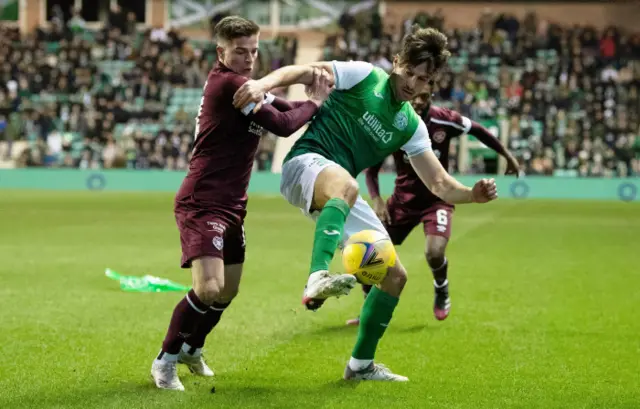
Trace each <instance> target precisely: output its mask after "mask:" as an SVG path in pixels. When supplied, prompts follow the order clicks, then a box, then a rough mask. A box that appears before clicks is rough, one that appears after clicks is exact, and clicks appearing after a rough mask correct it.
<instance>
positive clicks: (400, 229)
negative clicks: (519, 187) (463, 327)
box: [347, 90, 519, 325]
mask: <svg viewBox="0 0 640 409" xmlns="http://www.w3.org/2000/svg"><path fill="white" fill-rule="evenodd" d="M412 105H413V107H414V109H415V110H416V112H418V113H419V114H420V113H421V115H422V117H423V119H424V122H425V123H426V125H427V129H428V130H429V136H430V138H431V143H432V146H433V151H434V153H435V154H436V155H437V156H438V158H439V159H440V162H441V163H442V166H443V167H444V168H445V169H448V164H449V163H448V162H449V145H450V143H451V138H455V137H458V136H460V135H464V134H467V133H468V134H469V135H472V136H475V137H476V138H477V139H478V140H479V141H480V142H482V143H484V144H485V145H486V146H487V147H489V148H491V149H493V150H494V151H496V152H497V153H499V154H500V155H502V156H504V157H505V158H506V159H507V172H506V173H507V174H515V175H518V174H519V170H518V161H517V160H516V158H514V157H513V155H512V154H511V153H510V152H509V151H508V150H507V149H506V148H505V147H504V146H503V145H502V144H501V143H500V141H499V140H498V139H497V138H496V137H495V136H493V135H491V133H490V132H489V131H488V130H487V129H486V128H484V127H483V126H482V125H480V124H478V123H476V122H473V121H471V120H470V119H469V118H467V117H465V116H462V115H461V114H459V113H458V112H456V111H452V110H450V109H445V108H439V107H436V106H433V105H431V90H429V91H428V92H425V93H423V94H421V95H419V96H418V97H417V98H416V99H415V100H414V101H413V102H412ZM393 158H394V160H395V164H396V173H397V175H398V176H397V177H396V186H395V189H394V191H393V194H392V196H391V197H390V198H389V200H388V201H387V203H386V204H385V202H384V200H383V199H382V198H381V197H380V189H379V185H378V173H379V172H380V168H381V167H382V163H380V164H378V165H377V166H373V167H371V168H369V169H367V170H366V171H365V173H366V181H367V188H368V190H369V195H370V196H371V198H372V200H373V209H374V210H375V212H376V214H377V215H378V217H380V220H381V221H382V222H383V224H384V226H385V228H386V229H387V232H388V233H389V237H390V238H391V241H392V242H393V244H395V245H400V244H402V242H403V241H404V240H405V239H406V238H407V236H408V235H409V233H411V231H412V230H413V228H414V227H416V226H417V225H418V224H420V223H423V224H424V233H425V236H426V239H427V246H426V252H425V254H426V258H427V263H428V264H429V267H430V269H431V272H432V273H433V278H434V289H435V300H434V304H433V313H434V315H435V317H436V319H438V320H444V319H445V318H447V316H448V315H449V310H450V308H451V301H450V299H449V281H448V279H447V269H448V266H449V263H448V261H447V258H446V257H445V250H446V248H447V243H448V242H449V237H450V236H451V219H452V217H453V211H454V207H453V205H450V204H449V203H446V202H444V201H443V200H441V199H440V198H439V197H437V196H436V195H434V194H433V193H431V192H430V191H429V190H428V189H427V188H426V187H425V186H424V184H423V183H422V182H421V181H420V178H418V175H417V174H416V173H415V171H414V170H413V168H412V167H411V165H410V164H409V163H408V160H407V158H406V157H405V155H404V153H403V152H402V151H398V152H396V153H394V155H393ZM362 289H363V290H364V293H365V296H366V295H367V294H368V293H369V290H370V289H371V286H366V285H363V286H362ZM359 323H360V320H359V319H358V318H354V319H351V320H349V321H347V324H348V325H358V324H359Z"/></svg>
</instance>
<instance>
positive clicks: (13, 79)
mask: <svg viewBox="0 0 640 409" xmlns="http://www.w3.org/2000/svg"><path fill="white" fill-rule="evenodd" d="M53 14H54V17H55V18H54V19H53V20H52V22H51V23H52V24H51V25H50V27H49V28H39V29H38V30H36V32H35V33H33V34H31V35H26V36H22V35H21V34H20V32H19V30H18V29H17V28H12V27H6V26H3V25H1V24H0V143H2V144H1V145H0V146H2V147H5V149H0V161H2V160H6V159H9V158H14V159H15V164H16V165H17V166H47V167H66V168H72V167H75V168H82V169H97V168H118V167H122V168H124V167H127V168H132V169H170V170H185V169H186V168H187V166H188V161H189V155H190V153H191V148H192V143H193V139H194V132H195V117H196V115H197V109H198V106H199V103H200V99H201V90H202V87H203V85H204V82H205V81H206V79H207V75H208V73H209V70H210V69H211V68H212V67H213V65H214V64H215V61H216V58H217V57H216V47H215V44H214V43H213V42H211V41H187V40H186V39H185V38H183V37H182V35H181V34H180V32H179V30H177V29H174V28H169V29H168V30H165V29H164V28H163V27H153V28H149V29H146V30H145V31H142V32H139V31H138V29H137V22H136V15H135V13H133V12H132V11H128V10H124V9H122V8H121V7H120V6H118V5H117V4H114V5H113V7H111V9H110V11H109V13H108V17H107V21H106V24H105V26H104V28H103V29H101V30H98V31H92V30H89V29H88V28H87V26H86V22H85V21H84V20H83V19H82V17H81V10H79V9H73V10H68V14H69V16H70V18H69V19H68V21H67V22H66V24H65V22H64V10H62V9H61V8H60V7H59V6H58V7H56V9H55V10H54V13H53ZM296 50H297V41H296V40H295V39H292V38H288V37H282V36H281V37H278V38H276V39H274V40H273V41H271V42H269V41H266V42H264V44H263V45H262V46H261V50H260V61H259V64H258V67H257V68H256V73H255V74H256V76H260V75H264V74H266V73H268V72H270V71H271V70H273V69H276V68H279V67H280V66H281V65H283V64H291V63H293V61H294V60H295V53H296ZM282 92H283V93H284V94H286V90H282ZM18 141H27V142H28V145H27V147H26V148H24V147H23V146H24V144H20V145H19V146H20V149H19V151H16V149H15V146H18V145H16V142H18ZM261 146H262V148H261V151H260V153H259V154H258V155H257V156H256V163H259V164H260V168H261V169H262V168H263V169H268V168H269V167H270V161H271V160H272V158H273V152H272V151H273V149H274V148H275V143H274V142H273V141H270V142H265V143H264V144H262V145H261ZM269 150H271V151H269Z"/></svg>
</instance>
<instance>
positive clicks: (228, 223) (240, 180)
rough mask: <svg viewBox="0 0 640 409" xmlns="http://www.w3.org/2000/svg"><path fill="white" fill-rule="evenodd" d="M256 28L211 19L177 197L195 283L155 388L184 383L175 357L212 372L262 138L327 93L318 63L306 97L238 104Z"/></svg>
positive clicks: (299, 120)
mask: <svg viewBox="0 0 640 409" xmlns="http://www.w3.org/2000/svg"><path fill="white" fill-rule="evenodd" d="M259 30H260V29H259V27H258V25H256V24H255V23H254V22H252V21H249V20H246V19H244V18H241V17H235V16H233V17H227V18H224V19H222V20H221V21H220V22H219V23H218V24H217V25H216V40H217V53H218V61H217V63H216V66H215V67H214V68H213V69H212V70H211V72H210V73H209V76H208V78H207V82H206V83H205V84H204V88H203V96H202V101H201V103H200V110H199V112H198V117H197V119H196V132H195V142H194V148H193V155H192V158H191V161H190V163H189V171H188V173H187V175H186V177H185V178H184V181H183V182H182V186H180V189H179V190H178V193H177V194H176V197H175V205H174V213H175V218H176V222H177V225H178V230H179V232H180V242H181V245H182V260H181V266H182V268H190V269H191V277H192V281H193V289H192V290H191V291H189V292H188V293H187V295H186V296H185V297H184V298H183V299H182V300H181V301H180V302H179V303H178V305H177V306H176V307H175V309H174V311H173V315H172V317H171V323H170V324H169V329H168V331H167V334H166V336H165V339H164V342H163V343H162V349H161V351H160V353H159V355H158V357H157V358H156V359H155V360H154V361H153V364H152V366H151V376H152V377H153V380H154V382H155V384H156V386H157V387H158V388H160V389H171V390H184V386H183V385H182V382H181V381H180V378H179V377H178V372H177V368H176V364H177V363H182V364H185V365H186V366H187V367H188V368H189V370H190V371H191V372H192V373H194V374H196V375H201V376H213V371H211V369H210V368H209V367H208V366H207V364H206V363H205V362H204V360H203V358H202V346H203V345H204V342H205V338H206V336H207V335H208V334H209V333H210V332H211V330H212V329H213V327H214V326H215V325H216V324H217V323H218V321H220V317H221V315H222V313H223V312H224V310H225V309H226V308H227V307H228V306H229V304H230V302H231V300H232V299H233V298H234V297H235V295H236V293H237V292H238V286H239V284H240V277H241V275H242V265H243V263H244V254H245V234H244V224H243V220H244V217H245V215H246V213H247V211H246V206H247V187H248V185H249V178H250V176H251V170H252V168H253V162H254V157H255V153H256V150H257V148H258V142H259V141H260V137H261V136H263V135H264V134H265V133H266V131H270V132H272V133H274V134H276V135H279V136H289V135H291V134H292V133H294V132H295V131H296V130H298V129H299V128H301V127H302V126H303V125H304V124H305V123H307V122H308V121H309V120H311V118H312V117H313V115H315V113H316V112H317V111H318V108H319V106H320V105H321V104H322V103H323V102H324V100H325V99H326V98H327V97H328V96H329V93H330V92H331V85H330V83H329V79H328V77H327V76H326V75H323V74H322V73H321V72H320V71H319V70H318V71H317V73H314V76H313V83H311V84H307V85H308V88H307V94H308V95H309V97H310V100H308V101H304V102H291V103H289V102H287V101H285V100H282V99H279V98H275V97H274V96H272V95H266V96H265V100H264V101H263V105H262V109H260V110H259V111H258V112H255V113H254V112H252V107H251V106H247V107H243V108H242V109H236V108H235V107H234V106H233V95H234V93H235V92H236V91H237V90H238V88H239V87H240V86H241V85H242V84H244V83H245V82H246V81H247V80H249V77H250V76H251V73H252V71H253V64H254V62H255V60H256V58H257V55H258V36H259Z"/></svg>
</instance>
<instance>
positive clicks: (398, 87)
mask: <svg viewBox="0 0 640 409" xmlns="http://www.w3.org/2000/svg"><path fill="white" fill-rule="evenodd" d="M393 75H394V77H395V81H394V82H395V94H396V98H397V99H399V100H401V101H411V100H412V99H414V98H415V97H416V96H417V95H418V94H419V93H421V92H423V90H424V89H425V86H426V85H427V84H428V83H429V81H430V80H431V77H433V74H431V73H429V72H428V71H427V63H422V64H420V65H417V66H412V65H409V64H404V63H402V62H401V61H400V60H399V59H398V57H397V56H396V58H394V60H393Z"/></svg>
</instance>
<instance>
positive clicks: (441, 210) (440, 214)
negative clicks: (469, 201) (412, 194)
mask: <svg viewBox="0 0 640 409" xmlns="http://www.w3.org/2000/svg"><path fill="white" fill-rule="evenodd" d="M453 213H454V208H453V207H452V206H451V205H448V204H446V203H440V204H435V205H433V206H431V207H429V208H428V209H427V210H426V211H425V213H424V215H423V218H422V220H423V222H424V233H425V236H426V239H427V240H426V249H425V251H426V254H427V258H440V257H443V256H444V253H445V250H446V248H447V244H448V243H449V238H450V237H451V228H452V221H453Z"/></svg>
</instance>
